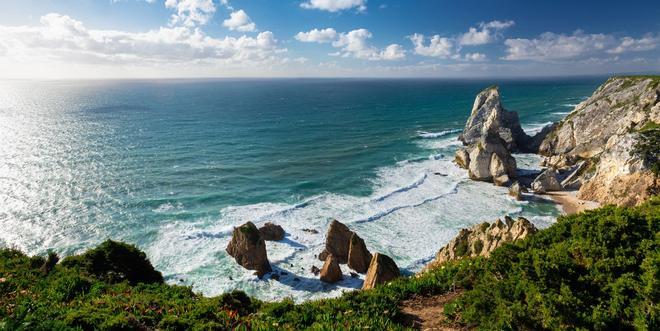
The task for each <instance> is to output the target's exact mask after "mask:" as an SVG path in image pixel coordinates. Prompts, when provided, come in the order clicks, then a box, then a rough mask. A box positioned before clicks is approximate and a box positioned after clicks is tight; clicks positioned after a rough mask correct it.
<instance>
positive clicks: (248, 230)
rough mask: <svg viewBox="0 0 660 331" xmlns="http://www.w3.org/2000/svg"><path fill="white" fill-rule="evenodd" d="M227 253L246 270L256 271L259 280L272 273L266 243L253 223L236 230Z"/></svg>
mask: <svg viewBox="0 0 660 331" xmlns="http://www.w3.org/2000/svg"><path fill="white" fill-rule="evenodd" d="M227 253H228V254H229V255H231V256H232V257H234V259H235V260H236V263H238V264H240V265H241V266H243V267H244V268H245V269H248V270H255V274H256V275H257V276H259V278H261V277H263V275H264V274H266V273H268V272H271V271H272V269H271V267H270V263H269V262H268V255H267V253H266V242H265V241H264V238H263V237H262V235H261V232H260V231H259V229H257V227H256V226H255V225H254V224H253V223H252V222H247V223H245V224H243V225H241V226H239V227H236V228H234V232H233V234H232V238H231V241H230V242H229V245H227Z"/></svg>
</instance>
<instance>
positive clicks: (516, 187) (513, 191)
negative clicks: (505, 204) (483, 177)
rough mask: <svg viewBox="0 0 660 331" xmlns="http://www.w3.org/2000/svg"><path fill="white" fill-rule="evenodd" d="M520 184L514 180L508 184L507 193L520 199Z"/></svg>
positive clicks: (521, 189)
mask: <svg viewBox="0 0 660 331" xmlns="http://www.w3.org/2000/svg"><path fill="white" fill-rule="evenodd" d="M522 191H523V188H522V185H520V183H519V182H514V183H513V184H511V186H509V195H510V196H512V197H514V198H515V199H516V200H518V201H520V200H522Z"/></svg>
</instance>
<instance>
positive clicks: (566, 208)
mask: <svg viewBox="0 0 660 331" xmlns="http://www.w3.org/2000/svg"><path fill="white" fill-rule="evenodd" d="M545 196H547V197H549V198H550V199H552V200H553V201H554V202H556V203H557V204H559V205H561V208H562V211H563V213H564V214H566V215H572V214H577V213H579V212H582V211H585V210H591V209H595V208H598V207H600V204H599V203H598V202H594V201H586V200H582V199H579V198H578V197H577V191H560V192H548V193H546V194H545Z"/></svg>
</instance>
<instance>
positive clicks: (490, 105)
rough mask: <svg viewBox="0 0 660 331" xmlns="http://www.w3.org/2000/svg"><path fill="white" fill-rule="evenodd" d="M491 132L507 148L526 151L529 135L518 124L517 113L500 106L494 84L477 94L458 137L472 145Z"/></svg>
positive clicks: (497, 91) (464, 142)
mask: <svg viewBox="0 0 660 331" xmlns="http://www.w3.org/2000/svg"><path fill="white" fill-rule="evenodd" d="M493 132H494V133H496V134H497V136H498V137H500V138H501V139H502V141H503V142H504V146H505V147H506V149H507V150H509V151H516V152H517V151H528V144H529V143H530V141H531V137H529V136H528V135H527V134H526V133H525V131H523V129H522V127H521V126H520V120H519V119H518V113H516V112H509V111H506V110H505V109H504V107H502V101H501V99H500V92H499V90H498V88H497V87H496V86H492V87H489V88H487V89H485V90H483V91H481V92H480V93H479V94H478V95H477V97H476V98H475V100H474V105H473V106H472V111H471V113H470V117H469V118H468V120H467V123H466V125H465V129H464V130H463V133H461V135H460V136H459V138H458V139H459V140H460V141H461V142H463V144H465V145H472V144H475V143H477V142H479V140H480V139H481V138H482V137H484V136H486V135H488V134H489V133H493Z"/></svg>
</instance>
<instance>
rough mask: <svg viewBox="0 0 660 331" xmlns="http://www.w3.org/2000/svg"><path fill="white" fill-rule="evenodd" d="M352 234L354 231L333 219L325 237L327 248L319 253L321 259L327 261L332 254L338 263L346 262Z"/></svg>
mask: <svg viewBox="0 0 660 331" xmlns="http://www.w3.org/2000/svg"><path fill="white" fill-rule="evenodd" d="M352 235H353V232H352V231H351V230H350V229H349V228H348V227H347V226H346V225H345V224H343V223H341V222H339V221H337V220H332V222H331V223H330V227H329V228H328V234H327V235H326V237H325V249H324V250H323V252H321V254H319V260H321V261H325V260H326V258H327V257H328V255H330V254H332V255H334V257H335V258H336V259H337V262H338V263H342V264H343V263H346V262H347V261H348V251H349V248H350V245H351V236H352Z"/></svg>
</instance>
